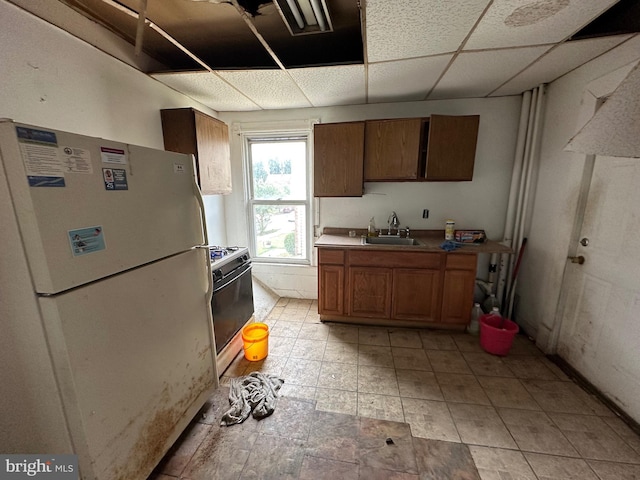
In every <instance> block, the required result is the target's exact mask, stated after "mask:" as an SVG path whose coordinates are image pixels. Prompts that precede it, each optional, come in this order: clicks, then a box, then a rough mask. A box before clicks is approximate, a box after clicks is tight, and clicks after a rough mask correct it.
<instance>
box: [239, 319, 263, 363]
mask: <svg viewBox="0 0 640 480" xmlns="http://www.w3.org/2000/svg"><path fill="white" fill-rule="evenodd" d="M242 341H243V342H244V358H246V359H247V360H249V361H250V362H257V361H259V360H262V359H263V358H265V357H266V356H267V354H268V353H269V325H266V324H264V323H251V324H249V325H247V326H246V327H244V328H243V329H242Z"/></svg>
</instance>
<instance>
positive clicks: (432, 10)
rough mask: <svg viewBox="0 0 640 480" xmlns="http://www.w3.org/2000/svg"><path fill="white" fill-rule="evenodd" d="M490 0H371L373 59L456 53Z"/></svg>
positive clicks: (369, 42)
mask: <svg viewBox="0 0 640 480" xmlns="http://www.w3.org/2000/svg"><path fill="white" fill-rule="evenodd" d="M488 4H489V0H464V1H456V2H455V7H454V8H452V5H451V2H443V1H442V0H394V1H392V2H391V1H389V0H367V2H366V11H365V13H366V36H367V52H368V61H369V62H380V61H384V60H396V59H401V58H412V57H422V56H427V55H438V54H441V53H449V52H455V51H457V50H458V47H459V46H460V44H461V43H462V41H463V40H464V38H465V37H466V36H467V34H468V33H469V31H470V30H471V28H472V27H473V25H474V24H475V22H476V20H477V19H478V17H479V16H480V14H481V13H482V11H483V10H484V9H485V7H486V6H487V5H488Z"/></svg>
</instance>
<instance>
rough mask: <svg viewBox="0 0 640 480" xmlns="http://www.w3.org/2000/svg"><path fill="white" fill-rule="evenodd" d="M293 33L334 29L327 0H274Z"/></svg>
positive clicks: (323, 31) (304, 33)
mask: <svg viewBox="0 0 640 480" xmlns="http://www.w3.org/2000/svg"><path fill="white" fill-rule="evenodd" d="M273 3H274V4H275V5H276V7H277V8H278V11H279V12H280V15H281V16H282V19H283V20H284V23H285V24H286V25H287V28H288V29H289V32H290V33H291V35H307V34H310V33H325V32H331V31H333V27H332V25H331V18H330V17H329V12H328V10H327V4H326V3H325V0H273Z"/></svg>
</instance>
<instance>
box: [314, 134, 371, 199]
mask: <svg viewBox="0 0 640 480" xmlns="http://www.w3.org/2000/svg"><path fill="white" fill-rule="evenodd" d="M363 152H364V122H345V123H319V124H317V125H315V126H314V128H313V195H314V196H316V197H361V196H362V193H363V187H364V185H363V182H362V168H363V167H362V165H363V163H362V162H363Z"/></svg>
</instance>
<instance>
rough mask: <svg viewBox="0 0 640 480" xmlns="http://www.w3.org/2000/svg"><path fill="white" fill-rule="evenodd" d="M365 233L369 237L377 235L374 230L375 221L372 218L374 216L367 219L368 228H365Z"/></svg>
mask: <svg viewBox="0 0 640 480" xmlns="http://www.w3.org/2000/svg"><path fill="white" fill-rule="evenodd" d="M367 235H368V236H370V237H377V236H378V232H376V222H375V220H374V217H371V218H370V219H369V228H368V229H367Z"/></svg>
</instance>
